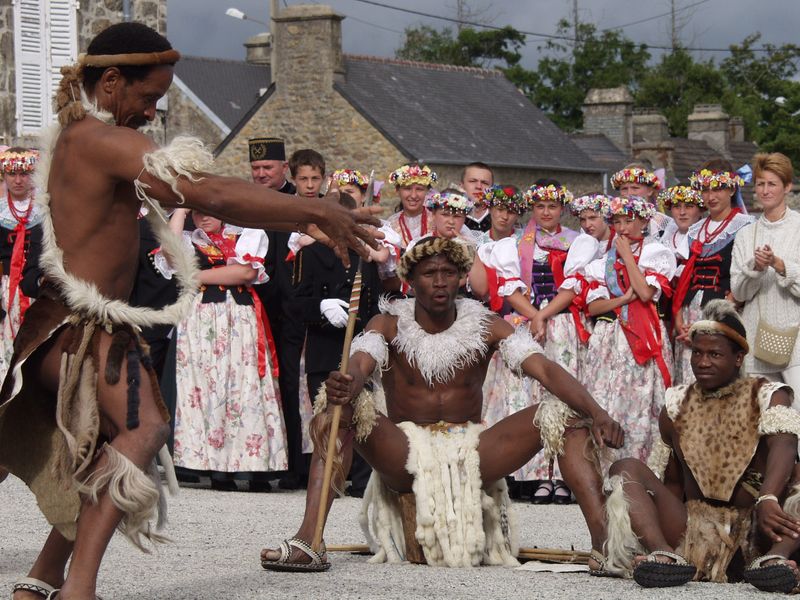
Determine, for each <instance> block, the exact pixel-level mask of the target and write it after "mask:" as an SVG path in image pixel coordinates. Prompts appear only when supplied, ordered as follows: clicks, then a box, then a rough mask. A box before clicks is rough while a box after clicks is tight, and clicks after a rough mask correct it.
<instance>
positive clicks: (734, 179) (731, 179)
mask: <svg viewBox="0 0 800 600" xmlns="http://www.w3.org/2000/svg"><path fill="white" fill-rule="evenodd" d="M689 184H690V185H691V186H692V188H693V189H695V190H697V191H699V192H702V191H704V190H718V189H720V188H729V189H737V188H740V187H742V186H743V185H744V179H743V178H742V176H741V175H739V174H738V173H737V172H735V171H712V170H711V169H700V170H699V171H695V172H694V173H692V174H691V176H690V177H689Z"/></svg>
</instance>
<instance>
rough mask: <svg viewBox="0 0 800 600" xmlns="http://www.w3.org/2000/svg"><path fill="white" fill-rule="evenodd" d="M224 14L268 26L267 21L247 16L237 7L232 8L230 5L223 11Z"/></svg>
mask: <svg viewBox="0 0 800 600" xmlns="http://www.w3.org/2000/svg"><path fill="white" fill-rule="evenodd" d="M225 14H226V15H228V16H229V17H233V18H234V19H239V20H241V21H253V23H260V24H261V25H264V26H265V27H269V25H268V24H267V23H265V22H264V21H259V20H258V19H254V18H252V17H248V16H247V15H246V14H244V13H243V12H242V11H240V10H239V9H238V8H232V7H231V8H229V9H228V10H226V11H225Z"/></svg>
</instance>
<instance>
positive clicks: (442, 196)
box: [425, 191, 475, 215]
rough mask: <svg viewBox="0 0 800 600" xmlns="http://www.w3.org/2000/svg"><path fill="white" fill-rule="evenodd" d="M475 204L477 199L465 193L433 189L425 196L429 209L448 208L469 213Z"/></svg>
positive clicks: (426, 205) (426, 206)
mask: <svg viewBox="0 0 800 600" xmlns="http://www.w3.org/2000/svg"><path fill="white" fill-rule="evenodd" d="M474 206H475V201H474V200H473V199H472V198H470V197H469V196H467V195H465V194H458V193H456V192H448V191H444V192H436V191H431V192H430V193H429V194H428V195H427V196H426V197H425V208H427V209H428V210H436V209H437V208H446V209H448V210H453V211H456V212H460V213H464V214H465V215H466V214H467V213H469V212H470V211H471V210H472V209H473V207H474Z"/></svg>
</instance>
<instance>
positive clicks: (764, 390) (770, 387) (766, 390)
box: [758, 381, 794, 414]
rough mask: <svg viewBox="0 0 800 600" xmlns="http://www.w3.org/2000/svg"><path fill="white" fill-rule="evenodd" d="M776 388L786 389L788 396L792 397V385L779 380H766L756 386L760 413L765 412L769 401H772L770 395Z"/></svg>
mask: <svg viewBox="0 0 800 600" xmlns="http://www.w3.org/2000/svg"><path fill="white" fill-rule="evenodd" d="M778 390H786V393H787V394H789V397H790V398H792V399H794V390H792V386H790V385H787V384H785V383H782V382H780V381H766V382H764V383H763V384H762V385H761V387H760V388H758V406H759V408H760V409H761V414H764V413H765V412H767V409H769V403H770V402H772V395H773V394H774V393H775V392H777V391H778Z"/></svg>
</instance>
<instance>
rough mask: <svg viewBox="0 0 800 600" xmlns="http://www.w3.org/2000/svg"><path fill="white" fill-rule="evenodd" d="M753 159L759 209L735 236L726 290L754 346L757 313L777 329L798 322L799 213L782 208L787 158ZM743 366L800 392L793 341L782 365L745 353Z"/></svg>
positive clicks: (799, 348)
mask: <svg viewBox="0 0 800 600" xmlns="http://www.w3.org/2000/svg"><path fill="white" fill-rule="evenodd" d="M753 162H754V164H753V173H754V175H755V190H756V197H757V198H758V200H759V202H760V203H761V205H762V206H763V207H764V213H763V214H762V215H761V217H759V219H758V220H757V221H756V222H755V223H753V224H751V225H747V226H746V227H743V228H742V229H741V230H740V231H739V233H738V235H737V236H736V241H735V242H734V247H733V264H732V266H731V291H732V292H733V295H734V297H735V298H736V299H737V300H738V301H739V302H744V303H745V306H744V313H743V317H744V322H745V326H746V327H747V338H748V341H749V342H750V343H751V344H752V345H753V346H755V343H756V331H757V330H758V321H759V315H760V318H761V319H762V320H763V321H765V322H766V323H767V324H769V325H771V326H772V327H774V328H777V329H786V328H789V327H794V326H796V325H798V323H800V235H798V232H800V213H797V212H796V211H794V210H791V209H790V208H788V207H787V206H786V194H787V193H788V192H789V191H790V190H791V189H792V176H793V172H792V163H791V161H790V160H789V158H788V157H787V156H784V155H783V154H780V153H778V152H775V153H772V154H757V155H756V157H755V159H754V161H753ZM745 368H746V369H747V372H748V374H750V375H752V376H763V377H766V378H768V379H770V380H773V381H783V382H784V383H787V384H789V385H790V386H792V388H793V389H794V390H795V393H796V394H797V393H798V392H800V344H797V343H796V344H795V345H794V350H793V352H792V356H791V359H790V360H789V363H788V364H787V365H785V366H777V365H773V364H770V363H767V362H764V361H762V360H759V359H757V358H755V357H754V356H753V353H752V352H751V353H750V354H749V355H748V356H747V360H746V363H745Z"/></svg>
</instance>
